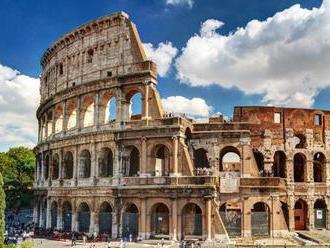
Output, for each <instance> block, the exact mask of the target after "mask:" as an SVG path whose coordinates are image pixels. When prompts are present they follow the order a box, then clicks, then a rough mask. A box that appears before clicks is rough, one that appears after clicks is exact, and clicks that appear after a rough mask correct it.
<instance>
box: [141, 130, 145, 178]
mask: <svg viewBox="0 0 330 248" xmlns="http://www.w3.org/2000/svg"><path fill="white" fill-rule="evenodd" d="M141 148H142V149H141V161H140V164H141V168H140V176H145V175H146V173H147V168H146V167H147V138H146V137H142V138H141Z"/></svg>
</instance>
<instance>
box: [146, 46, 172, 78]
mask: <svg viewBox="0 0 330 248" xmlns="http://www.w3.org/2000/svg"><path fill="white" fill-rule="evenodd" d="M143 45H144V48H145V50H146V53H147V57H148V59H151V60H152V61H154V62H155V63H156V64H157V70H158V74H159V76H161V77H164V76H166V74H167V72H168V70H169V69H170V66H171V64H172V61H173V59H174V57H175V56H176V54H177V53H178V49H177V48H176V47H174V46H173V45H172V43H171V42H165V43H163V42H161V43H159V44H158V47H157V48H155V47H154V46H153V45H152V44H151V43H145V44H143Z"/></svg>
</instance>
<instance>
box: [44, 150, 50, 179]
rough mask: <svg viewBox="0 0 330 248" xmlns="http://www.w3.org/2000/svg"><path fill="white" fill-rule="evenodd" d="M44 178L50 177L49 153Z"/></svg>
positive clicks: (46, 158) (46, 157)
mask: <svg viewBox="0 0 330 248" xmlns="http://www.w3.org/2000/svg"><path fill="white" fill-rule="evenodd" d="M44 178H45V179H46V180H47V179H48V178H49V155H48V154H47V155H46V156H45V164H44Z"/></svg>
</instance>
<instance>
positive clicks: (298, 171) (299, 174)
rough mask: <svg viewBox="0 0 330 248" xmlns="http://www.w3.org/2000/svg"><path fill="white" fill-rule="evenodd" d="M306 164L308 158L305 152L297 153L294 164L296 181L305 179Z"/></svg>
mask: <svg viewBox="0 0 330 248" xmlns="http://www.w3.org/2000/svg"><path fill="white" fill-rule="evenodd" d="M305 164H306V158H305V156H304V155H303V154H300V153H297V154H295V155H294V157H293V166H294V181H295V182H304V181H305Z"/></svg>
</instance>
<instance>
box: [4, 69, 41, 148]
mask: <svg viewBox="0 0 330 248" xmlns="http://www.w3.org/2000/svg"><path fill="white" fill-rule="evenodd" d="M38 103H39V79H37V78H32V77H28V76H25V75H21V74H20V73H19V72H18V71H16V70H14V69H11V68H9V67H6V66H3V65H1V64H0V116H1V122H0V150H6V149H7V148H8V147H9V146H18V145H25V146H33V145H34V144H35V141H36V138H37V134H38V133H37V132H38V131H37V130H38V124H37V120H36V115H35V111H36V109H37V106H38Z"/></svg>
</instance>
